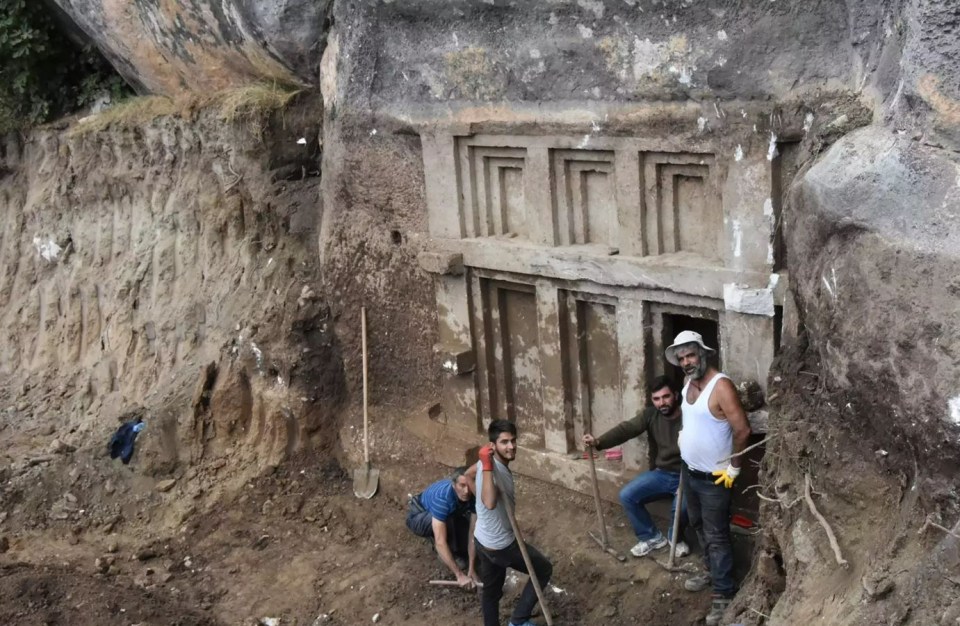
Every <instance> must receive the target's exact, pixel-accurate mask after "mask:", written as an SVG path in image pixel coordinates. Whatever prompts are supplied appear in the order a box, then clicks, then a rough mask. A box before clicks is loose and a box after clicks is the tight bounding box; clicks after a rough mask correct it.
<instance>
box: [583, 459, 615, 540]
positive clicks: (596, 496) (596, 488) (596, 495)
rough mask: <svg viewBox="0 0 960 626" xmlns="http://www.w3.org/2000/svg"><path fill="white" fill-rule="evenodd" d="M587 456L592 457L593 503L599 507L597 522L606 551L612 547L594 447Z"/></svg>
mask: <svg viewBox="0 0 960 626" xmlns="http://www.w3.org/2000/svg"><path fill="white" fill-rule="evenodd" d="M587 456H589V457H590V480H591V481H593V501H594V502H595V503H596V505H597V521H598V522H599V523H600V541H601V542H602V545H601V546H600V547H602V548H603V549H604V550H606V549H607V547H608V546H609V545H610V542H609V541H608V540H607V523H606V521H605V520H604V519H603V503H602V502H601V501H600V483H599V481H597V462H596V461H594V460H593V446H587Z"/></svg>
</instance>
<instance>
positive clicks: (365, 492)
mask: <svg viewBox="0 0 960 626" xmlns="http://www.w3.org/2000/svg"><path fill="white" fill-rule="evenodd" d="M360 329H361V330H360V334H361V339H360V341H361V346H362V350H363V467H362V468H360V469H355V470H353V494H354V495H355V496H357V497H358V498H363V499H364V500H369V499H370V498H372V497H373V496H374V494H376V493H377V487H379V486H380V470H378V469H372V468H371V467H370V439H369V436H368V430H369V428H368V425H367V424H368V417H367V308H366V307H361V308H360Z"/></svg>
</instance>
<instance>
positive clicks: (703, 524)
mask: <svg viewBox="0 0 960 626" xmlns="http://www.w3.org/2000/svg"><path fill="white" fill-rule="evenodd" d="M713 352H716V350H714V349H713V348H711V347H709V346H707V345H706V344H705V343H704V342H703V337H701V336H700V334H699V333H695V332H693V331H689V330H687V331H684V332H682V333H680V334H679V335H677V337H676V339H675V340H674V342H673V344H672V345H671V346H670V347H668V348H667V350H666V356H667V360H668V361H670V363H672V364H674V365H677V366H679V367H682V368H683V372H684V374H686V376H687V379H686V380H687V382H686V385H685V386H684V388H683V392H682V404H681V412H682V416H683V430H681V431H680V436H679V444H680V458H681V459H682V460H683V490H684V495H685V496H686V499H687V513H688V515H689V517H690V527H691V528H693V529H694V530H695V531H696V533H697V537H698V538H699V540H700V544H701V545H702V546H703V551H704V554H703V556H704V564H705V565H706V566H707V569H708V570H709V573H706V572H704V573H702V574H697V575H694V576H692V577H691V578H689V579H687V580H686V582H684V585H683V586H684V588H685V589H687V590H688V591H701V590H703V589H706V588H707V587H709V586H710V583H711V582H712V583H713V603H712V605H711V608H710V612H709V613H708V614H707V617H706V624H707V626H716V625H717V624H720V622H721V620H722V619H723V612H724V611H725V610H726V609H727V607H728V606H729V605H730V600H731V599H732V598H733V595H734V594H735V593H736V591H737V589H736V583H735V582H734V580H733V549H732V546H731V544H730V499H731V495H732V487H733V481H734V480H736V478H737V476H738V475H739V474H740V463H741V462H742V461H741V457H739V456H735V457H733V458H730V459H729V461H727V458H728V457H730V455H731V454H736V453H739V452H741V451H742V450H743V449H744V448H745V447H746V446H747V440H748V439H749V438H750V423H749V422H748V421H747V415H746V413H744V411H743V407H742V406H740V397H739V396H738V395H737V390H736V388H735V387H734V386H733V383H732V382H731V381H730V378H729V377H727V376H726V375H724V374H721V373H720V372H718V371H717V369H716V368H714V367H713V366H712V365H710V364H708V363H707V357H708V356H709V354H710V353H713Z"/></svg>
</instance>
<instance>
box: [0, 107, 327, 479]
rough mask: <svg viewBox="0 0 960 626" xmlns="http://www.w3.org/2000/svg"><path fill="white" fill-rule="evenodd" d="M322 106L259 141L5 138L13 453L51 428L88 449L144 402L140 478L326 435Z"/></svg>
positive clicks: (116, 133)
mask: <svg viewBox="0 0 960 626" xmlns="http://www.w3.org/2000/svg"><path fill="white" fill-rule="evenodd" d="M297 107H300V108H297ZM318 109H319V107H318V105H317V103H316V102H315V101H309V102H307V101H304V102H301V103H299V104H297V105H295V106H294V108H293V109H291V110H289V111H287V112H286V113H285V114H284V117H283V119H281V118H280V117H277V118H276V119H274V120H273V121H272V122H268V124H267V126H266V130H263V129H262V128H261V125H259V124H258V125H256V126H254V125H247V124H245V123H240V124H237V125H230V124H225V123H223V122H220V121H218V120H217V118H216V116H214V115H203V114H201V115H200V116H199V117H197V118H195V119H191V118H189V117H188V118H181V117H178V116H170V117H167V118H160V119H158V120H155V121H152V122H148V123H145V124H132V123H118V124H115V125H113V126H109V127H108V128H107V129H106V130H102V131H98V132H87V131H86V130H84V127H83V125H82V124H80V125H77V126H74V127H72V128H69V129H66V130H57V129H48V130H45V131H39V132H36V133H34V134H31V135H28V136H27V137H25V138H23V139H21V138H18V137H13V136H11V137H8V138H7V142H6V144H5V147H4V152H3V185H2V190H3V191H2V202H0V203H2V206H0V215H2V219H3V224H4V226H3V235H2V236H3V257H4V258H3V264H4V267H5V268H6V270H7V271H6V272H4V274H3V278H2V284H0V298H2V302H0V308H2V324H3V328H4V330H5V332H4V334H3V338H2V340H0V343H2V345H3V347H2V350H3V353H4V354H5V358H4V359H3V363H2V375H3V378H4V381H5V384H4V386H3V387H4V391H3V395H4V401H5V403H6V404H5V408H6V409H7V413H6V415H5V417H6V419H5V420H4V426H5V427H6V433H5V437H6V438H7V439H8V440H11V441H13V442H18V441H19V440H20V439H21V438H25V440H26V439H29V438H30V437H31V436H33V435H35V434H36V432H37V430H38V429H41V430H43V429H47V428H50V429H53V430H55V431H56V436H57V437H58V438H59V439H60V440H61V441H62V442H64V443H66V444H69V445H71V446H84V445H95V446H98V447H99V446H101V445H105V442H106V440H107V438H108V436H109V433H110V432H111V431H112V430H113V429H114V428H115V427H116V425H117V418H118V417H119V416H120V415H122V414H123V413H124V412H125V411H127V410H130V409H132V408H137V407H140V408H142V410H143V411H145V417H146V418H147V422H148V427H149V428H150V431H151V435H152V436H150V437H145V438H144V443H145V446H144V449H143V461H144V463H145V466H146V467H145V469H146V471H147V472H153V473H161V474H164V475H178V474H180V473H182V472H183V471H184V469H185V468H186V467H187V466H189V465H190V464H191V463H196V462H199V461H201V460H204V459H208V458H209V457H211V456H214V457H215V456H218V455H229V454H233V455H235V456H241V457H243V459H244V461H243V462H241V463H240V465H243V463H249V464H250V465H251V466H253V467H263V466H265V465H267V464H270V463H276V462H278V461H279V460H280V459H282V458H284V456H285V455H287V454H289V453H290V452H292V451H294V450H296V449H299V448H300V447H301V446H302V445H304V443H305V442H306V441H307V440H308V439H310V437H311V436H312V435H313V434H314V433H316V432H317V431H318V430H319V429H320V427H321V425H322V424H324V423H325V422H331V421H333V420H334V416H335V414H336V410H337V408H338V407H339V404H340V402H341V400H342V398H343V397H344V394H345V380H344V375H343V366H342V359H341V356H340V347H339V343H338V341H337V340H336V338H335V337H334V335H333V332H332V324H333V318H332V317H331V315H332V313H331V310H330V307H329V304H328V302H327V301H326V300H324V299H322V298H321V296H320V289H321V285H320V282H321V281H320V276H319V268H318V263H317V257H318V255H317V232H318V219H319V211H318V205H319V180H320V178H319V157H320V151H319V146H318V138H319V123H318V120H317V119H316V116H317V111H318ZM260 132H263V133H265V134H264V135H259V133H260ZM263 136H269V137H270V138H271V142H270V145H267V144H266V143H265V142H264V139H263ZM326 435H328V436H329V433H326ZM332 441H333V440H332V439H327V440H326V443H327V444H330V443H332Z"/></svg>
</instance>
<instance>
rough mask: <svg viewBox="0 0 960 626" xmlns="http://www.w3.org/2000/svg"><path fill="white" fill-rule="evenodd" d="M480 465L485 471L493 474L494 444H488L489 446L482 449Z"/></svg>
mask: <svg viewBox="0 0 960 626" xmlns="http://www.w3.org/2000/svg"><path fill="white" fill-rule="evenodd" d="M480 465H481V467H483V471H485V472H492V471H493V444H492V443H488V444H487V445H485V446H483V447H482V448H480Z"/></svg>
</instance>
